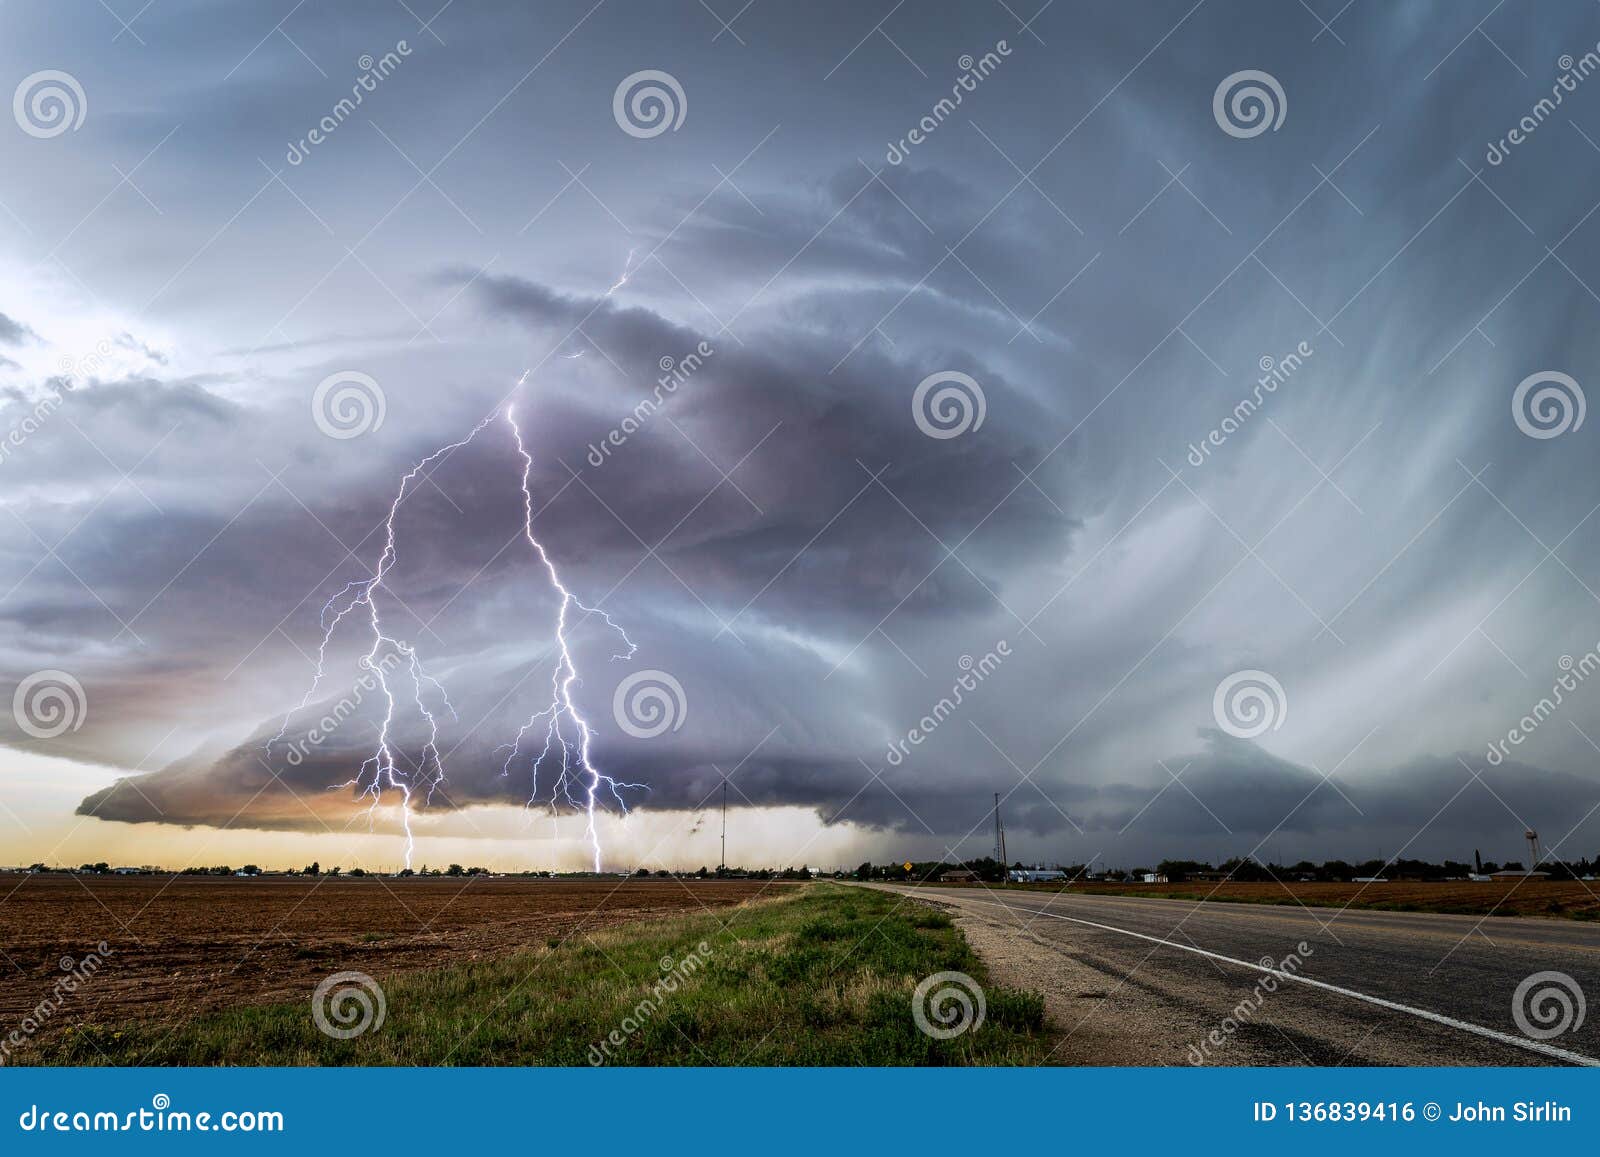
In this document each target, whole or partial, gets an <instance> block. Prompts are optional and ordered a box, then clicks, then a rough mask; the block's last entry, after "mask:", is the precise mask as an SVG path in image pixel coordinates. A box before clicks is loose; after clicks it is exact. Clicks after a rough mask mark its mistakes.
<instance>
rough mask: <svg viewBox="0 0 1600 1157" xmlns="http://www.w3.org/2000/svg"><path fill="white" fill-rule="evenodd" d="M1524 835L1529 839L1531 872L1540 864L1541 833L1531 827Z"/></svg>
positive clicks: (1529, 869)
mask: <svg viewBox="0 0 1600 1157" xmlns="http://www.w3.org/2000/svg"><path fill="white" fill-rule="evenodd" d="M1522 837H1523V839H1525V840H1527V841H1528V855H1529V857H1530V858H1529V860H1528V871H1530V872H1531V871H1533V870H1534V869H1535V868H1537V867H1538V866H1539V858H1540V857H1539V833H1538V832H1536V831H1534V830H1533V829H1532V828H1529V829H1528V830H1527V831H1525V832H1523V833H1522Z"/></svg>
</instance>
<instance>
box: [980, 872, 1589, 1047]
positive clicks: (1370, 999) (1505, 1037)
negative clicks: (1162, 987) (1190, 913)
mask: <svg viewBox="0 0 1600 1157" xmlns="http://www.w3.org/2000/svg"><path fill="white" fill-rule="evenodd" d="M962 902H963V903H967V904H982V905H986V906H988V907H992V908H1003V909H1005V910H1006V911H1007V912H1019V913H1022V914H1024V915H1028V916H1049V917H1050V918H1051V919H1053V920H1068V921H1071V922H1072V923H1074V924H1083V925H1085V926H1087V927H1089V928H1099V929H1100V930H1101V931H1103V932H1116V933H1120V934H1121V935H1123V936H1132V937H1133V938H1134V939H1136V940H1147V941H1149V942H1150V943H1152V944H1160V945H1163V946H1165V947H1167V948H1176V949H1178V950H1179V951H1180V952H1192V953H1194V954H1195V955H1196V956H1205V957H1208V958H1209V959H1211V960H1221V961H1223V962H1224V963H1227V964H1237V965H1238V966H1239V967H1240V968H1253V969H1255V970H1256V971H1257V972H1265V973H1267V974H1268V975H1270V976H1276V977H1277V978H1278V979H1280V980H1292V981H1294V982H1295V983H1296V984H1304V985H1307V986H1308V987H1311V988H1320V989H1323V990H1324V991H1327V992H1336V993H1338V994H1339V995H1340V996H1348V997H1351V998H1352V999H1354V1000H1364V1001H1366V1002H1367V1003H1368V1004H1375V1005H1377V1006H1378V1007H1379V1008H1387V1009H1390V1010H1392V1011H1394V1012H1403V1013H1406V1014H1408V1015H1410V1016H1415V1017H1419V1018H1420V1019H1422V1020H1431V1021H1433V1023H1434V1024H1442V1025H1444V1026H1445V1027H1446V1028H1455V1029H1460V1030H1461V1031H1462V1032H1470V1033H1473V1034H1475V1035H1477V1036H1481V1037H1487V1038H1488V1039H1490V1040H1492V1041H1498V1042H1499V1043H1501V1044H1503V1045H1510V1046H1511V1047H1512V1048H1519V1049H1526V1050H1527V1051H1528V1052H1531V1053H1540V1054H1541V1055H1543V1056H1547V1057H1554V1058H1555V1059H1556V1060H1560V1061H1566V1062H1568V1063H1569V1064H1574V1065H1588V1066H1590V1067H1600V1060H1596V1059H1595V1058H1594V1057H1587V1056H1584V1055H1583V1054H1582V1053H1575V1052H1571V1051H1569V1050H1567V1049H1558V1048H1556V1047H1555V1046H1554V1045H1547V1044H1545V1043H1544V1042H1543V1041H1536V1040H1529V1039H1527V1038H1525V1037H1518V1036H1512V1035H1511V1034H1510V1033H1504V1032H1498V1031H1496V1030H1495V1029H1492V1028H1484V1027H1483V1026H1482V1025H1481V1024H1473V1023H1472V1022H1471V1021H1465V1020H1457V1019H1456V1018H1455V1017H1453V1016H1445V1015H1444V1014H1442V1013H1437V1012H1429V1011H1428V1010H1427V1009H1425V1008H1413V1007H1412V1006H1411V1005H1409V1004H1400V1003H1398V1002H1396V1001H1393V1000H1385V999H1384V998H1383V997H1381V996H1368V995H1367V994H1366V993H1364V992H1357V991H1356V990H1355V989H1353V988H1341V987H1339V986H1338V985H1337V984H1329V983H1328V982H1327V981H1325V980H1312V979H1311V978H1310V977H1309V976H1299V975H1297V974H1295V973H1292V972H1283V971H1281V970H1280V969H1276V968H1268V967H1267V966H1266V965H1264V964H1257V963H1255V962H1254V961H1251V960H1240V959H1238V958H1237V957H1234V956H1224V955H1223V954H1222V953H1220V952H1210V951H1207V950H1206V949H1204V948H1196V947H1195V946H1194V945H1192V944H1179V943H1178V942H1177V941H1174V940H1163V939H1162V938H1161V937H1159V936H1148V935H1146V934H1145V933H1143V932H1131V931H1129V930H1128V929H1126V928H1117V927H1114V926H1113V925H1110V924H1098V923H1096V922H1095V921H1093V920H1083V919H1080V918H1078V917H1077V916H1063V915H1061V914H1060V913H1058V912H1051V911H1048V910H1046V909H1043V908H1014V907H1012V906H1011V905H1010V904H1001V903H999V902H997V901H994V900H971V899H965V898H963V899H962Z"/></svg>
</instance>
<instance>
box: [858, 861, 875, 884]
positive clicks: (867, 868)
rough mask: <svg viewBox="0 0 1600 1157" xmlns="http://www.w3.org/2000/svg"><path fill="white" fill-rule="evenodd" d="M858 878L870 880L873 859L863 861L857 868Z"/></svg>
mask: <svg viewBox="0 0 1600 1157" xmlns="http://www.w3.org/2000/svg"><path fill="white" fill-rule="evenodd" d="M856 879H858V880H870V879H872V861H871V860H867V861H865V862H863V863H862V864H861V866H860V867H858V868H857V869H856Z"/></svg>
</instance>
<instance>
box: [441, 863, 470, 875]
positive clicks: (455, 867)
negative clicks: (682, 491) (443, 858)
mask: <svg viewBox="0 0 1600 1157" xmlns="http://www.w3.org/2000/svg"><path fill="white" fill-rule="evenodd" d="M466 873H467V870H466V869H465V868H463V867H462V866H461V865H460V864H451V865H450V867H449V868H447V869H446V870H445V873H444V874H445V875H447V876H464V875H466Z"/></svg>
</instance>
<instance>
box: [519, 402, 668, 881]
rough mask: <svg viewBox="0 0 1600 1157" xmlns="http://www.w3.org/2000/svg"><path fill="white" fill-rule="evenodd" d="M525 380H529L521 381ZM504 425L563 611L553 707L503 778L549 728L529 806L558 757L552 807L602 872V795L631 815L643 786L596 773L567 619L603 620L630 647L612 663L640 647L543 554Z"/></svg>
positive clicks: (529, 526)
mask: <svg viewBox="0 0 1600 1157" xmlns="http://www.w3.org/2000/svg"><path fill="white" fill-rule="evenodd" d="M523 376H524V378H526V376H527V375H523ZM518 384H519V385H520V384H521V383H520V382H519V383H518ZM505 416H506V425H508V426H510V427H511V436H512V437H513V438H515V439H516V443H517V454H518V456H519V457H520V458H521V459H522V516H523V517H522V533H523V537H524V538H526V539H527V540H528V545H529V546H531V547H532V548H533V550H534V553H535V554H537V555H538V556H539V561H540V562H541V563H543V564H544V569H545V572H546V573H547V574H548V575H549V577H550V585H551V586H552V587H554V588H555V590H556V593H557V594H558V595H560V597H561V606H560V608H559V609H558V610H557V611H556V649H557V651H558V652H559V655H560V658H559V660H558V661H557V663H556V669H555V672H554V673H553V674H552V675H551V677H550V694H551V697H550V704H549V706H547V707H545V708H544V709H543V710H541V711H537V712H535V713H534V714H533V715H532V716H530V717H529V719H528V721H527V722H526V723H524V724H523V725H522V728H521V730H519V731H518V732H517V738H516V741H515V742H513V743H512V744H510V745H509V746H510V748H511V753H510V754H509V755H507V756H506V761H505V765H504V766H503V768H502V769H501V772H502V774H505V775H509V774H510V772H511V766H512V764H513V763H514V762H515V761H516V760H517V758H518V756H519V755H520V754H521V751H522V740H523V738H524V737H525V736H526V735H527V734H528V733H529V732H530V731H533V730H535V729H536V728H537V725H538V724H539V722H540V721H541V720H542V721H543V722H544V724H545V735H544V747H543V748H542V749H541V750H540V752H539V754H538V756H537V757H536V758H535V759H534V761H533V796H532V797H530V798H529V801H528V802H529V803H532V802H533V798H534V797H536V796H537V795H538V791H539V768H540V767H541V766H542V765H543V763H544V761H545V760H546V759H550V758H552V757H553V750H554V751H559V754H560V771H559V773H558V774H557V776H556V781H555V784H554V786H553V787H552V788H551V791H550V804H551V807H552V808H554V807H555V806H556V805H557V802H558V801H559V800H561V799H565V800H566V801H567V803H569V804H571V805H572V806H574V807H579V808H581V809H582V810H583V812H584V813H585V815H586V816H587V817H588V823H587V827H586V829H585V834H586V835H587V836H588V839H589V846H590V848H591V849H592V850H593V852H594V870H595V871H596V872H598V871H599V870H600V852H601V849H600V836H599V832H598V831H597V830H596V828H595V820H594V816H595V808H596V806H597V804H598V803H599V800H600V795H601V792H602V791H607V792H610V793H611V795H612V797H613V798H614V799H615V800H616V801H617V804H618V805H619V806H620V807H621V808H622V810H623V811H624V812H626V811H627V810H628V805H627V802H626V801H625V800H624V799H623V798H622V792H621V790H620V789H622V788H634V789H637V788H640V787H642V786H643V785H641V784H636V783H619V782H618V781H617V780H615V779H613V778H611V777H610V776H609V775H603V774H602V773H601V772H600V770H599V769H598V768H597V767H595V765H594V761H593V759H592V757H591V753H590V740H591V739H592V737H593V735H594V731H593V729H592V728H591V727H590V726H589V724H588V721H587V720H585V719H584V717H583V716H582V715H581V714H580V713H579V711H578V706H577V703H576V702H575V701H574V700H573V697H572V687H573V684H575V683H577V682H578V681H579V680H578V668H577V666H576V664H575V663H574V662H573V659H572V649H571V647H570V646H569V645H568V643H567V616H568V614H569V613H570V612H571V611H572V610H573V609H574V608H576V609H577V610H579V611H582V612H583V613H584V615H585V616H588V615H599V616H600V618H602V619H603V620H605V624H606V626H608V627H610V628H611V629H612V630H613V631H615V632H616V633H617V635H618V636H619V637H620V638H621V639H622V641H623V643H625V644H626V645H627V648H628V650H627V653H626V654H621V655H613V656H612V658H614V659H629V658H632V657H633V654H634V652H635V651H636V650H638V648H637V647H635V646H634V644H633V640H632V639H630V638H628V633H627V632H626V631H624V630H623V629H622V628H621V627H620V626H618V625H617V623H616V622H615V621H614V620H613V619H612V618H611V616H610V615H609V614H607V613H606V612H605V611H602V610H600V609H598V608H596V607H590V606H586V605H585V604H584V603H582V602H580V601H579V599H578V597H577V596H576V595H574V594H573V593H572V591H571V590H569V589H568V588H567V586H566V584H565V583H563V582H562V581H561V575H560V573H559V572H557V570H556V565H555V563H554V562H553V561H552V560H551V558H550V553H549V552H548V551H547V550H545V548H544V544H543V543H542V542H540V541H539V539H538V538H537V537H536V536H535V535H534V533H533V488H532V485H531V482H530V477H531V475H532V473H533V455H531V454H529V453H528V450H527V446H526V445H525V444H524V443H523V441H522V430H521V428H520V427H519V426H518V425H517V418H516V411H515V408H514V407H512V406H507V407H506V413H505ZM563 724H565V725H566V730H567V731H574V732H576V744H574V743H573V742H572V741H570V740H569V739H568V738H567V735H566V732H565V731H563ZM575 784H576V786H577V787H578V790H579V791H580V793H581V794H582V799H581V800H580V799H577V798H574V796H573V794H572V791H573V787H574V785H575Z"/></svg>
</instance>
